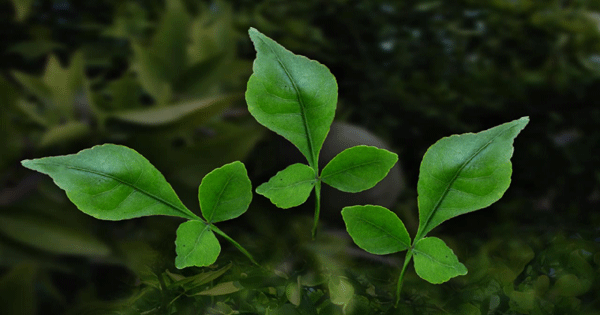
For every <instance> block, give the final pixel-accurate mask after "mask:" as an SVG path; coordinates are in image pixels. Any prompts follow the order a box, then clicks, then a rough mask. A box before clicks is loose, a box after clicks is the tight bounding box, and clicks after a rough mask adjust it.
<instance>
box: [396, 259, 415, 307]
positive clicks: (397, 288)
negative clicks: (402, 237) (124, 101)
mask: <svg viewBox="0 0 600 315" xmlns="http://www.w3.org/2000/svg"><path fill="white" fill-rule="evenodd" d="M412 255H413V253H412V249H411V248H409V249H408V252H406V256H405V257H404V266H402V271H401V272H400V277H398V286H397V287H396V304H395V305H394V307H398V303H400V292H401V291H402V284H403V282H404V273H405V272H406V268H407V267H408V263H409V262H410V260H411V259H412Z"/></svg>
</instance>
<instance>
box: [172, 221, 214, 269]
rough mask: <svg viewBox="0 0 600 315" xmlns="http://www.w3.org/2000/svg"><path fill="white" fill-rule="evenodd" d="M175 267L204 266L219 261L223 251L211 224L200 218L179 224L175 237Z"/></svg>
mask: <svg viewBox="0 0 600 315" xmlns="http://www.w3.org/2000/svg"><path fill="white" fill-rule="evenodd" d="M175 252H176V253H177V257H175V267H177V268H179V269H183V268H185V267H191V266H198V267H204V266H208V265H212V264H213V263H214V262H215V261H217V257H219V253H220V252H221V245H220V244H219V240H217V237H216V236H215V234H214V233H213V231H212V230H211V228H210V225H208V224H206V223H205V222H202V221H198V220H190V221H187V222H184V223H181V224H180V225H179V228H177V238H176V239H175Z"/></svg>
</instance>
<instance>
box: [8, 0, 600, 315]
mask: <svg viewBox="0 0 600 315" xmlns="http://www.w3.org/2000/svg"><path fill="white" fill-rule="evenodd" d="M249 27H255V28H257V29H258V30H260V31H261V32H263V33H264V34H266V35H267V36H269V37H271V38H273V39H274V40H276V41H277V42H279V43H280V44H282V45H283V46H285V47H286V48H288V49H290V50H291V51H293V52H295V53H297V54H302V55H305V56H307V57H309V58H311V59H315V60H318V61H319V62H321V63H323V64H325V65H326V66H327V67H329V68H330V70H331V72H332V73H333V74H334V75H335V76H336V78H337V81H338V86H339V103H338V109H337V115H336V121H337V122H338V123H339V124H345V125H349V126H354V127H357V128H358V129H357V128H348V129H343V128H342V129H340V130H339V132H338V133H337V134H336V138H335V139H331V141H330V142H331V146H333V147H335V146H336V143H338V142H340V143H341V142H344V141H346V140H348V139H354V138H358V139H362V140H361V141H367V140H364V139H365V134H366V133H369V137H370V136H375V137H377V138H378V140H377V141H383V142H384V143H386V144H387V146H388V147H389V148H390V149H391V150H393V151H395V152H396V153H398V154H399V156H400V166H399V169H398V172H399V173H398V174H399V175H398V178H396V179H395V180H393V181H389V182H387V183H386V185H387V186H385V187H380V189H383V190H384V191H386V193H385V194H384V195H383V197H378V198H384V199H385V198H386V197H385V196H388V199H386V200H385V201H381V202H385V203H389V204H390V205H391V206H390V209H392V210H393V211H395V212H396V213H397V214H398V215H399V216H400V217H401V218H402V219H403V220H404V221H405V223H406V225H407V227H408V229H409V232H411V233H413V234H414V231H415V230H416V226H417V221H416V220H417V218H418V216H417V208H416V183H417V180H418V168H419V164H420V161H421V158H422V156H423V154H424V153H425V151H426V150H427V148H428V147H429V146H430V145H431V144H433V143H434V142H435V141H437V140H438V139H439V138H441V137H444V136H448V135H451V134H457V133H465V132H477V131H480V130H484V129H487V128H491V127H493V126H496V125H498V124H501V123H504V122H507V121H511V120H514V119H517V118H519V117H522V116H529V117H530V119H531V122H530V123H529V125H528V126H527V127H526V128H525V130H524V131H523V132H522V133H521V134H520V135H519V136H518V137H517V139H516V141H515V152H514V156H513V159H512V161H513V176H512V184H511V187H510V188H509V190H508V191H507V192H506V194H505V196H504V197H503V199H501V200H500V201H499V202H497V203H496V204H494V205H492V206H491V207H490V208H489V209H484V210H481V211H478V212H475V213H472V214H469V215H466V216H461V217H459V218H456V219H454V220H452V221H450V222H448V223H447V224H445V225H443V226H442V227H439V228H437V229H436V230H435V231H434V232H435V234H436V235H438V236H441V237H442V238H444V239H445V240H446V241H447V243H448V244H449V245H450V246H451V247H452V248H453V249H454V251H455V253H457V255H458V256H459V258H460V260H461V261H463V262H465V264H466V266H467V267H468V268H469V270H470V273H469V275H468V276H465V277H459V278H457V279H455V280H452V281H450V282H449V283H447V284H444V285H441V286H433V285H430V284H427V283H424V281H422V280H419V279H418V278H417V277H416V276H415V275H414V272H413V271H412V270H411V271H410V273H411V274H409V275H408V276H407V280H406V283H405V285H404V286H405V292H406V294H405V295H404V296H403V300H402V303H401V305H400V308H399V309H400V310H401V311H403V312H404V314H600V294H598V292H600V279H599V277H600V209H599V207H600V128H599V126H600V101H599V100H598V94H599V91H600V1H596V0H572V1H566V0H563V1H560V0H550V1H535V0H459V1H443V0H438V1H435V0H407V1H383V0H369V1H368V0H355V1H352V0H330V1H322V0H304V1H276V0H259V1H245V0H238V1H235V0H231V1H226V0H222V1H192V0H137V1H134V0H130V1H115V0H100V1H82V0H61V1H40V0H12V1H8V0H2V1H0V106H1V110H0V314H7V315H12V314H15V315H16V314H23V315H28V314H197V313H210V314H234V313H235V312H242V313H244V312H246V313H257V314H261V313H262V314H264V313H266V312H267V310H268V311H270V312H273V313H277V312H279V313H281V314H338V313H339V314H342V312H345V313H346V314H348V313H356V314H371V313H372V314H388V313H389V314H395V313H394V312H395V311H399V310H398V309H394V308H392V307H391V303H390V301H392V300H393V298H392V296H393V294H394V281H395V280H396V279H397V275H398V272H399V271H398V268H397V265H398V264H399V262H401V259H400V258H401V256H400V257H396V256H393V255H392V256H390V257H387V256H386V257H379V258H377V257H371V256H369V255H366V254H363V253H360V251H359V250H357V249H356V247H354V246H353V245H352V243H351V241H349V239H348V237H347V235H346V234H345V232H344V230H343V225H341V223H340V222H341V221H340V215H339V211H340V208H338V207H336V204H335V202H333V203H332V204H329V205H328V206H327V207H325V208H324V211H325V213H324V215H323V220H322V229H323V233H322V234H321V235H323V236H322V237H321V238H320V239H319V240H317V241H314V242H313V241H311V240H310V235H309V230H310V223H311V222H310V221H311V215H312V213H311V209H310V206H308V207H300V208H298V209H290V210H281V209H276V208H274V207H273V206H272V205H270V204H269V203H268V201H266V200H265V199H264V198H262V197H261V196H258V195H255V197H254V199H255V200H254V201H253V204H252V206H251V208H250V210H249V211H248V213H247V214H245V215H244V216H242V217H240V218H239V219H237V220H233V221H232V222H231V223H227V224H225V225H224V226H223V229H224V230H225V231H227V232H228V234H230V235H231V236H232V237H233V238H234V239H236V240H238V242H240V243H241V244H242V245H244V246H245V247H246V248H248V249H249V250H250V251H251V252H252V253H255V255H256V256H257V257H258V258H259V260H260V261H261V264H264V265H265V266H268V267H267V268H263V269H260V268H256V267H253V266H252V265H251V264H249V262H248V261H246V260H245V258H244V257H243V256H242V255H240V254H239V253H237V252H236V250H235V249H234V248H232V246H230V245H229V244H228V243H226V242H221V244H222V246H223V248H224V252H223V254H222V256H221V258H220V259H219V261H218V263H217V265H216V266H214V268H188V269H186V270H177V269H175V268H174V266H173V257H174V244H173V241H174V237H175V233H174V232H175V229H176V228H177V225H178V224H179V223H180V221H178V219H175V218H164V217H159V218H152V217H151V218H141V219H136V220H128V221H122V222H106V221H97V220H94V219H93V218H91V217H88V216H86V215H84V214H82V213H80V212H79V211H78V210H77V209H76V207H75V206H73V205H72V204H71V203H70V202H69V200H68V199H67V198H66V195H65V194H64V192H63V191H61V190H60V189H59V188H57V187H56V186H54V185H53V183H52V181H51V180H50V179H49V178H48V177H45V176H42V175H41V174H37V173H34V172H32V171H29V170H27V169H25V168H23V167H22V166H21V165H20V161H21V160H22V159H30V158H38V157H44V156H50V155H63V154H72V153H76V152H78V151H79V150H82V149H84V148H88V147H91V146H93V145H97V144H102V143H118V144H123V145H127V146H129V147H131V148H133V149H135V150H137V151H138V152H140V153H141V154H143V155H144V156H145V157H146V158H147V159H148V160H149V161H150V162H151V163H152V164H153V165H154V166H156V168H157V169H159V170H160V171H161V172H162V173H163V174H164V175H165V177H166V178H167V180H168V181H169V182H170V183H171V184H172V186H173V187H174V189H175V191H176V192H177V193H178V194H179V196H180V197H181V199H182V200H183V202H184V203H185V204H186V205H187V206H188V207H189V208H190V209H192V210H194V211H198V208H199V207H198V201H197V189H198V185H199V183H200V181H201V179H202V177H203V176H204V175H205V174H206V173H208V172H209V171H211V170H212V169H214V168H215V167H219V166H221V165H223V164H225V163H228V162H231V161H234V160H242V161H244V162H245V163H246V165H247V167H248V169H249V172H250V176H251V178H252V181H253V185H254V186H257V185H258V184H260V183H262V182H264V181H266V180H267V179H268V178H269V177H270V176H272V175H273V174H274V173H275V172H277V171H278V170H281V169H283V167H284V166H285V165H287V164H289V161H292V160H293V159H294V158H295V157H294V152H292V151H294V148H293V147H289V146H286V145H285V144H283V141H281V139H279V138H278V137H277V136H275V135H273V134H272V133H270V132H269V131H267V130H266V129H264V128H263V127H262V126H260V125H258V124H257V123H256V122H255V121H254V120H253V118H252V117H251V116H250V115H249V114H248V112H247V109H246V105H245V101H244V97H243V93H244V91H245V84H246V81H247V79H248V77H249V76H250V74H251V72H252V60H253V59H254V56H255V52H254V49H253V47H252V44H251V42H250V40H249V38H248V36H247V30H248V28H249ZM367 138H368V137H367ZM365 144H371V143H365ZM340 145H341V144H340ZM390 191H393V193H392V192H390ZM378 196H381V194H379V195H378ZM363 197H364V198H365V199H364V200H367V201H371V200H372V196H371V197H370V196H369V195H368V194H365V195H364V196H363ZM396 197H397V198H396ZM369 198H371V199H369ZM359 201H360V199H359ZM223 268H225V269H223ZM222 270H225V271H223V272H221V271H222ZM203 275H204V276H206V277H208V276H207V275H211V277H212V276H213V275H214V277H213V278H211V279H210V281H205V282H203V281H200V280H198V279H199V278H201V277H200V276H203ZM186 279H187V280H186ZM339 279H343V281H341V280H339ZM178 281H179V282H178ZM332 281H333V282H332ZM340 281H341V282H340ZM344 281H346V282H344ZM232 283H234V284H235V286H233V287H232V286H231V284H232ZM290 283H291V284H294V283H297V285H290ZM331 283H334V285H332V284H331ZM340 283H342V284H344V283H345V284H349V285H351V286H352V288H353V290H354V291H353V294H351V296H352V298H351V299H350V300H348V299H346V300H344V299H343V298H340V296H342V297H343V294H341V295H340V293H339V292H337V291H336V289H335V288H339V287H340V286H342V287H343V285H340ZM192 284H193V285H192ZM228 285H230V286H228ZM336 285H338V286H337V287H336ZM211 288H212V289H214V288H216V289H214V290H212V291H210V290H211ZM289 288H291V289H289ZM219 290H220V291H219ZM290 290H291V291H290ZM294 290H296V291H294ZM338 291H344V290H341V289H340V290H338ZM290 292H297V295H294V294H290ZM336 292H337V293H336ZM298 296H300V297H301V298H298Z"/></svg>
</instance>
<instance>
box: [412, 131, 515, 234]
mask: <svg viewBox="0 0 600 315" xmlns="http://www.w3.org/2000/svg"><path fill="white" fill-rule="evenodd" d="M513 127H514V126H511V127H510V128H507V129H506V130H503V131H501V132H499V133H498V134H496V135H495V136H494V137H492V139H490V140H489V141H488V142H487V143H486V144H485V145H483V146H481V148H479V149H478V150H477V151H476V152H475V153H473V154H472V155H471V156H470V157H469V159H468V160H467V161H466V162H465V163H463V164H462V165H461V166H460V168H459V169H458V171H457V172H456V174H455V175H454V177H453V178H452V179H451V180H450V181H449V183H448V185H447V186H446V188H445V189H444V193H443V194H442V195H441V196H440V198H439V199H438V201H437V202H436V204H435V206H434V207H433V209H432V211H431V212H430V213H429V216H428V217H427V220H426V221H425V224H424V225H423V231H425V230H426V228H427V226H428V225H429V222H431V218H433V215H434V214H435V213H436V212H437V211H438V208H439V207H440V205H441V204H442V201H443V200H444V199H445V198H446V195H448V192H449V191H450V188H451V187H452V185H453V184H454V182H455V181H456V179H457V178H458V175H460V173H461V172H462V170H463V169H464V168H465V166H467V165H468V164H469V163H471V161H472V160H473V159H474V158H475V157H476V156H477V155H478V154H479V153H480V152H481V151H483V150H484V149H485V148H487V147H488V146H489V145H490V144H491V143H492V142H494V140H496V138H498V137H500V136H501V135H503V134H504V133H505V132H507V131H509V130H510V129H512V128H513ZM474 135H475V134H474ZM426 233H427V232H422V231H418V233H417V234H418V235H417V237H416V238H415V243H416V242H417V241H419V240H420V239H422V238H423V236H424V234H426ZM421 234H423V235H421Z"/></svg>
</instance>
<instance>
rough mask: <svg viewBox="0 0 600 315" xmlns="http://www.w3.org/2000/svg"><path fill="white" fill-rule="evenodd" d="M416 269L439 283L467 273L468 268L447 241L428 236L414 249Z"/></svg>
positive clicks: (425, 277) (428, 278)
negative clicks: (459, 259)
mask: <svg viewBox="0 0 600 315" xmlns="http://www.w3.org/2000/svg"><path fill="white" fill-rule="evenodd" d="M413 257H414V259H415V271H416V272H417V274H418V275H419V277H421V278H422V279H424V280H427V281H429V282H430V283H434V284H439V283H443V282H446V281H448V280H450V279H452V278H454V277H456V276H462V275H466V274H467V268H466V267H465V266H464V265H463V264H461V263H460V262H459V261H458V258H456V255H454V252H453V251H452V249H450V247H448V246H446V243H444V241H442V240H441V239H439V238H437V237H426V238H423V239H421V240H419V241H418V242H417V243H416V244H415V248H414V250H413Z"/></svg>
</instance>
